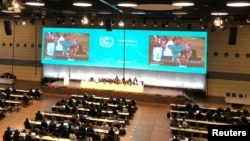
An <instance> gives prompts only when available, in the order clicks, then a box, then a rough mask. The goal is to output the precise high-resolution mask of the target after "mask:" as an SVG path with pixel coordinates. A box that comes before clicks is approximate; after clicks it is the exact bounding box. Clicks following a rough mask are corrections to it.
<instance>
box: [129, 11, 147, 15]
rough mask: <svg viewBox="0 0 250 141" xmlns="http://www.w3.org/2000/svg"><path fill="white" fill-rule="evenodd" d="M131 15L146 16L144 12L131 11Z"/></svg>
mask: <svg viewBox="0 0 250 141" xmlns="http://www.w3.org/2000/svg"><path fill="white" fill-rule="evenodd" d="M131 14H133V15H144V14H146V12H143V11H133V12H131Z"/></svg>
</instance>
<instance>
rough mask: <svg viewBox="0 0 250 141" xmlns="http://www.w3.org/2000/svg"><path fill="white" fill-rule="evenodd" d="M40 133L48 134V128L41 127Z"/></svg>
mask: <svg viewBox="0 0 250 141" xmlns="http://www.w3.org/2000/svg"><path fill="white" fill-rule="evenodd" d="M38 134H39V135H41V136H46V135H48V132H47V128H45V127H41V128H40V130H39V132H38Z"/></svg>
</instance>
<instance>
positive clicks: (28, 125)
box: [23, 118, 31, 129]
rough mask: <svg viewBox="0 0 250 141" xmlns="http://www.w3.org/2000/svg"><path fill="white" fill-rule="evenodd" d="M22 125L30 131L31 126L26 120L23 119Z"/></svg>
mask: <svg viewBox="0 0 250 141" xmlns="http://www.w3.org/2000/svg"><path fill="white" fill-rule="evenodd" d="M23 124H24V128H25V129H31V124H30V121H29V119H28V118H26V119H25V121H24V123H23Z"/></svg>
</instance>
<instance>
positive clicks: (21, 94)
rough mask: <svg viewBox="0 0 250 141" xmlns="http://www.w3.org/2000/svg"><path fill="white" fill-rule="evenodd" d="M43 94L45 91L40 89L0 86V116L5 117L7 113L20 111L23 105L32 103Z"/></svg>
mask: <svg viewBox="0 0 250 141" xmlns="http://www.w3.org/2000/svg"><path fill="white" fill-rule="evenodd" d="M42 94H43V92H42V91H41V90H38V89H30V90H19V89H15V88H13V87H7V88H0V118H4V117H5V116H6V114H7V113H11V112H14V111H19V109H20V108H22V107H23V106H28V105H30V104H32V102H33V100H38V99H40V98H41V97H42Z"/></svg>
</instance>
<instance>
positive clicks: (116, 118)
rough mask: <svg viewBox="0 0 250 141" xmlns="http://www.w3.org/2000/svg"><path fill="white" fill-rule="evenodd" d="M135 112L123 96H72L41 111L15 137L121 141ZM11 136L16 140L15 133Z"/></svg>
mask: <svg viewBox="0 0 250 141" xmlns="http://www.w3.org/2000/svg"><path fill="white" fill-rule="evenodd" d="M136 110H137V106H136V101H135V100H131V99H126V98H124V97H99V96H95V95H89V94H87V93H85V94H83V95H74V94H72V95H71V96H70V97H69V98H66V99H60V100H58V101H57V102H56V103H55V104H54V105H51V111H40V110H38V111H37V113H36V115H34V119H28V118H27V119H26V120H25V121H24V130H22V131H16V132H18V133H16V134H18V135H19V136H18V138H19V139H20V140H25V139H27V138H32V140H39V141H40V140H48V141H49V140H50V141H54V140H57V141H70V140H76V139H77V140H78V141H81V140H82V141H88V140H92V141H118V140H119V138H120V136H124V135H126V126H127V125H128V124H129V121H130V120H131V119H132V118H133V115H134V114H135V112H136ZM9 130H10V129H7V130H6V132H8V131H9ZM10 136H11V137H12V138H14V136H15V132H14V131H12V132H11V135H10Z"/></svg>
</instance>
